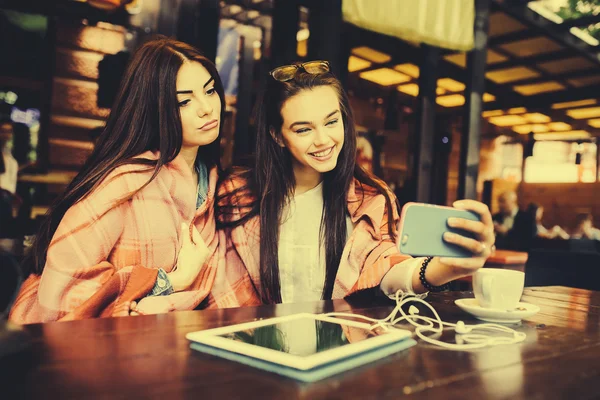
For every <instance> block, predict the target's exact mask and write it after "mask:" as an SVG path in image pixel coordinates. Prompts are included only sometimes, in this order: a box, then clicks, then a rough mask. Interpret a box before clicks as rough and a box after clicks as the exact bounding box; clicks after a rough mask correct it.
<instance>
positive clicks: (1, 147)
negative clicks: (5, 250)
mask: <svg viewBox="0 0 600 400" xmlns="http://www.w3.org/2000/svg"><path fill="white" fill-rule="evenodd" d="M12 139H13V126H12V124H11V123H10V122H2V123H0V237H10V236H12V233H13V232H12V231H13V228H14V222H13V217H12V204H13V200H14V198H15V192H16V190H17V173H18V171H19V164H18V163H17V160H15V158H14V157H13V155H12V152H11V149H12V146H11V143H12Z"/></svg>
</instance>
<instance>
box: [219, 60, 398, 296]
mask: <svg viewBox="0 0 600 400" xmlns="http://www.w3.org/2000/svg"><path fill="white" fill-rule="evenodd" d="M319 86H329V87H331V88H332V89H334V90H335V92H336V93H337V96H338V99H339V104H340V111H341V114H342V120H343V122H344V145H343V147H342V150H341V152H340V154H339V157H338V162H337V165H336V167H335V168H334V169H333V170H332V171H330V172H327V173H325V174H324V179H323V217H322V220H321V229H320V232H321V237H322V238H324V246H325V258H326V276H325V284H324V286H323V294H322V298H323V299H331V296H332V293H333V286H334V283H335V277H336V275H337V270H338V267H339V264H340V260H341V257H342V252H343V250H344V246H345V244H346V240H347V237H346V235H347V229H346V216H347V215H348V199H347V197H348V191H349V189H350V185H351V183H352V181H353V179H356V180H358V183H359V185H361V186H363V188H362V189H363V190H364V192H367V193H368V192H371V193H372V194H373V195H375V194H377V193H381V194H383V195H384V196H385V202H386V208H387V216H388V230H389V234H390V236H392V237H395V229H394V224H393V218H394V217H393V215H394V214H393V205H392V204H393V203H394V202H396V200H395V198H394V197H393V195H392V194H391V192H390V191H389V189H387V188H386V186H385V184H384V183H383V182H381V181H380V180H378V179H377V178H375V177H374V176H372V175H370V174H369V173H367V172H366V171H364V170H363V169H362V168H360V166H358V165H357V164H356V161H355V160H356V130H355V126H354V117H353V114H352V110H351V108H350V104H349V100H348V96H347V95H346V92H345V91H344V89H343V88H342V85H341V83H340V82H339V80H337V79H336V78H335V77H334V76H333V74H331V73H323V74H309V73H306V72H303V71H302V70H300V71H299V72H298V73H297V74H296V76H295V77H294V79H292V80H290V81H287V82H279V81H276V80H274V79H272V78H269V79H268V81H267V84H266V88H265V90H264V91H263V93H262V97H261V99H260V100H259V101H258V102H257V104H258V108H257V110H256V116H255V121H256V134H257V138H256V161H255V165H254V167H253V168H250V169H248V170H245V171H242V172H240V173H239V174H240V175H241V176H242V177H243V178H244V179H245V180H246V181H247V182H248V183H247V187H242V188H239V189H238V190H235V191H234V193H232V194H231V195H232V196H233V197H231V198H238V197H240V196H238V194H239V193H248V192H249V193H251V194H252V196H251V198H252V199H255V200H254V201H253V203H251V204H250V203H249V204H243V205H236V204H233V208H236V207H238V208H242V207H248V209H249V210H250V211H249V212H248V213H247V214H246V215H244V216H243V217H242V218H240V219H237V220H235V221H232V222H222V221H223V220H224V219H225V220H226V219H227V218H219V222H220V226H222V227H227V226H229V227H233V226H236V225H239V224H242V223H244V222H245V221H247V220H248V219H249V218H252V217H254V216H256V215H259V216H260V280H261V288H262V290H261V297H262V301H263V302H264V303H280V302H281V287H280V282H279V263H278V251H277V249H278V242H279V227H280V224H281V214H282V209H283V207H284V206H285V205H286V202H287V201H288V200H289V199H290V198H291V197H292V196H293V193H294V188H295V184H296V182H295V178H294V171H293V168H292V156H291V154H290V152H289V150H287V148H283V147H281V146H279V145H278V144H277V143H276V142H275V140H274V139H273V137H272V136H271V134H270V130H271V129H273V130H274V131H275V132H276V134H277V135H279V134H280V132H281V126H282V124H283V119H282V116H281V108H282V106H283V104H284V103H285V102H286V101H287V100H288V99H290V98H291V97H293V96H295V95H297V94H298V93H300V92H301V91H303V90H310V89H312V88H315V87H319ZM363 184H364V185H363ZM365 185H366V186H367V187H365ZM364 192H363V193H364ZM241 197H244V196H241ZM246 198H248V197H247V196H246ZM221 200H222V199H218V202H219V204H227V203H228V202H227V201H223V202H221ZM396 205H397V202H396ZM218 212H219V213H221V214H227V213H232V212H234V210H231V209H228V208H227V207H224V208H219V210H218ZM375 228H376V229H379V227H375Z"/></svg>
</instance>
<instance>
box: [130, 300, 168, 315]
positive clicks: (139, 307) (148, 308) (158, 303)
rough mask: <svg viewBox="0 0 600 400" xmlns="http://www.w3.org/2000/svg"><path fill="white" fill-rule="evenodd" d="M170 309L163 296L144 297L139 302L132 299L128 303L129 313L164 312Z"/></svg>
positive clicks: (147, 313) (148, 313)
mask: <svg viewBox="0 0 600 400" xmlns="http://www.w3.org/2000/svg"><path fill="white" fill-rule="evenodd" d="M169 311H171V310H170V308H169V303H168V302H167V301H165V297H164V296H150V297H144V298H143V299H141V300H140V301H139V302H135V301H132V302H131V304H130V305H129V315H131V316H135V315H150V314H164V313H168V312H169Z"/></svg>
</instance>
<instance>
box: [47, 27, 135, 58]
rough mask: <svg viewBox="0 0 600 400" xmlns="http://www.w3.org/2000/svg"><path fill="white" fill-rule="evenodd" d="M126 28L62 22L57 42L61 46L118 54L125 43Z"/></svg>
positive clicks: (57, 33)
mask: <svg viewBox="0 0 600 400" xmlns="http://www.w3.org/2000/svg"><path fill="white" fill-rule="evenodd" d="M124 32H125V31H124V30H122V31H119V30H113V29H104V28H99V27H96V26H85V25H73V24H67V23H62V24H59V25H58V26H57V32H56V42H57V46H59V47H67V48H72V49H80V50H90V51H94V52H98V53H104V54H116V53H118V52H119V51H121V50H122V49H123V47H124V45H125V36H124Z"/></svg>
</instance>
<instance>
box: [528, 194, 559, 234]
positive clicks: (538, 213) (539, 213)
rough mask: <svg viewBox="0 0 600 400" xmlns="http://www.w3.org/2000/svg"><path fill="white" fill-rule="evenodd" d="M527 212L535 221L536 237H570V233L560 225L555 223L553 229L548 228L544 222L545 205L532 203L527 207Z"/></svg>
mask: <svg viewBox="0 0 600 400" xmlns="http://www.w3.org/2000/svg"><path fill="white" fill-rule="evenodd" d="M527 212H528V213H529V215H530V216H531V217H532V219H533V222H534V233H535V237H539V238H543V239H565V240H566V239H569V234H568V233H567V232H566V231H565V230H564V229H563V228H561V227H560V226H558V225H554V226H553V227H552V228H551V229H546V228H545V227H544V225H543V224H542V218H543V216H544V207H542V206H540V205H539V204H536V203H531V204H529V206H528V207H527Z"/></svg>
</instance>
